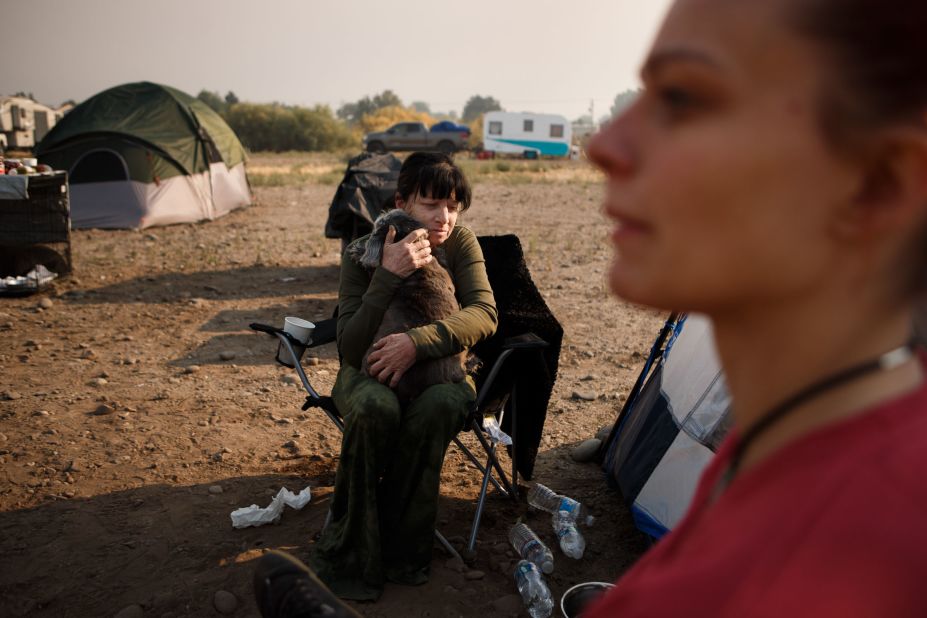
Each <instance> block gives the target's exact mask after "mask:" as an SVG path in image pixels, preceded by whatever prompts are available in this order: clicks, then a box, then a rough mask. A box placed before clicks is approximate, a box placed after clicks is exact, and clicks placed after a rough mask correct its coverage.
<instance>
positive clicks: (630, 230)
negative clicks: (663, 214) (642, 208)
mask: <svg viewBox="0 0 927 618" xmlns="http://www.w3.org/2000/svg"><path fill="white" fill-rule="evenodd" d="M608 216H609V217H610V218H611V219H613V220H614V221H615V223H616V225H615V227H614V229H612V232H611V235H610V237H611V240H612V242H613V243H615V244H621V243H624V242H627V241H629V240H633V239H635V238H640V237H641V236H644V235H646V234H649V233H650V231H651V227H650V226H649V225H647V224H646V223H645V222H643V221H641V220H640V219H634V218H632V217H627V216H625V215H619V214H616V213H614V212H610V213H608Z"/></svg>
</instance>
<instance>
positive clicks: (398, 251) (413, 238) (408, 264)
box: [380, 225, 433, 382]
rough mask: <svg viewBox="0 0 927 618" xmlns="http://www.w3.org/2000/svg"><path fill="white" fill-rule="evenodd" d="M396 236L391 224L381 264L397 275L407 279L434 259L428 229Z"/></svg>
mask: <svg viewBox="0 0 927 618" xmlns="http://www.w3.org/2000/svg"><path fill="white" fill-rule="evenodd" d="M395 238H396V228H394V227H393V226H392V225H391V226H389V231H387V232H386V241H385V242H384V243H383V259H382V261H381V262H380V265H381V266H382V267H383V268H385V269H386V270H388V271H390V272H391V273H393V274H394V275H396V276H397V277H402V278H403V279H405V278H406V277H408V276H409V275H411V274H412V273H414V272H415V271H416V270H418V269H419V268H421V267H422V266H424V265H425V264H427V263H428V262H430V261H431V260H432V259H433V258H432V257H431V243H429V242H428V231H427V230H424V229H419V230H415V231H414V232H410V233H409V235H408V236H406V237H405V238H403V239H402V240H400V241H399V242H393V240H394V239H395ZM380 381H381V382H382V380H380Z"/></svg>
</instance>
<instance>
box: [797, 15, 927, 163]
mask: <svg viewBox="0 0 927 618" xmlns="http://www.w3.org/2000/svg"><path fill="white" fill-rule="evenodd" d="M791 18H792V21H793V23H794V24H795V25H796V26H797V28H798V31H799V32H800V33H802V34H804V35H805V36H806V37H808V38H809V39H810V40H811V41H812V42H814V43H817V44H818V45H820V47H821V51H822V52H823V53H824V55H825V58H826V59H827V60H828V61H829V62H830V63H831V64H832V67H833V69H834V71H833V72H832V76H833V80H834V81H833V83H830V84H825V87H826V88H827V91H826V92H824V93H823V94H822V100H821V108H820V116H821V121H822V126H823V128H824V131H825V134H826V136H827V137H828V139H829V140H830V141H831V142H832V143H833V144H834V145H837V146H839V147H846V146H852V143H853V141H855V140H854V136H858V134H859V131H860V130H862V131H866V130H869V129H878V128H884V127H888V126H892V125H899V124H908V125H911V124H920V125H923V124H924V121H925V116H924V114H925V112H927V64H925V63H927V2H925V1H924V0H793V8H792V14H791Z"/></svg>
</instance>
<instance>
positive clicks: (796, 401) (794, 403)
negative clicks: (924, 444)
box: [716, 338, 917, 495]
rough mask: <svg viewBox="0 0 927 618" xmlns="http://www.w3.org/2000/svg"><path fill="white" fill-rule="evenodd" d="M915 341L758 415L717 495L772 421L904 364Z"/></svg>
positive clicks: (912, 350) (744, 437)
mask: <svg viewBox="0 0 927 618" xmlns="http://www.w3.org/2000/svg"><path fill="white" fill-rule="evenodd" d="M916 344H917V342H916V341H915V340H914V339H913V338H912V339H911V340H910V341H908V342H907V343H905V344H904V345H902V346H899V347H897V348H895V349H894V350H891V351H889V352H886V353H885V354H883V355H881V356H879V357H878V358H874V359H872V360H869V361H866V362H864V363H860V364H859V365H854V366H853V367H850V368H848V369H844V370H843V371H840V372H838V373H835V374H833V375H830V376H827V377H825V378H823V379H821V380H818V381H817V382H814V383H813V384H811V385H809V386H807V387H805V388H804V389H802V390H800V391H799V392H798V393H796V394H795V395H793V396H792V397H790V398H788V399H786V400H785V401H783V402H782V403H780V404H779V405H777V406H776V407H775V408H773V409H772V410H770V411H769V412H767V413H766V414H764V415H763V416H761V417H760V419H759V420H758V421H757V422H756V423H754V424H753V426H752V427H750V428H749V429H748V430H747V431H746V432H744V435H743V436H742V437H741V438H740V440H738V441H737V444H736V445H735V446H734V452H733V454H732V455H731V463H730V464H728V467H727V470H725V472H724V474H723V475H722V477H721V479H720V482H719V483H718V488H717V491H716V495H718V494H720V492H721V491H723V490H724V489H725V488H726V487H727V486H728V485H730V483H731V481H732V480H734V477H735V476H736V475H737V471H738V469H739V468H740V465H741V463H742V461H743V458H744V455H745V454H746V452H747V449H748V448H750V446H752V445H753V443H755V442H756V439H757V438H758V437H759V436H760V435H761V434H762V433H763V432H765V431H767V430H768V429H769V428H770V427H772V426H773V425H774V424H775V423H777V422H778V421H780V420H782V418H783V417H785V416H787V415H788V414H789V413H790V412H792V411H793V410H794V409H795V408H797V407H798V406H799V405H800V404H803V403H805V402H806V401H808V400H809V399H813V398H814V397H817V396H818V395H820V394H821V393H824V392H825V391H829V390H831V389H833V388H836V387H837V386H841V385H843V384H846V383H847V382H852V381H853V380H856V379H858V378H861V377H863V376H864V375H867V374H870V373H875V372H877V371H887V370H889V369H894V368H895V367H898V366H899V365H902V364H903V363H906V362H907V361H909V360H910V359H911V358H912V357H913V355H914V348H915V345H916Z"/></svg>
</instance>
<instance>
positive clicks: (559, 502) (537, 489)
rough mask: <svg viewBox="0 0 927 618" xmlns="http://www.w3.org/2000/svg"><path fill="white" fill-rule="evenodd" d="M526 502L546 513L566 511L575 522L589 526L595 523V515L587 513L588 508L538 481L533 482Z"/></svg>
mask: <svg viewBox="0 0 927 618" xmlns="http://www.w3.org/2000/svg"><path fill="white" fill-rule="evenodd" d="M528 504H530V505H531V506H533V507H534V508H536V509H541V510H542V511H547V512H548V513H558V512H560V511H566V512H567V514H568V515H569V516H570V517H572V518H573V521H574V522H575V523H577V524H580V523H583V524H586V526H591V525H592V524H594V523H595V517H593V516H592V515H590V514H589V509H587V508H585V507H583V505H582V504H580V503H579V502H577V501H576V500H574V499H573V498H569V497H567V496H561V495H560V494H558V493H555V492H554V490H552V489H551V488H549V487H546V486H545V485H541V484H540V483H535V485H534V487H532V488H531V491H529V492H528Z"/></svg>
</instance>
